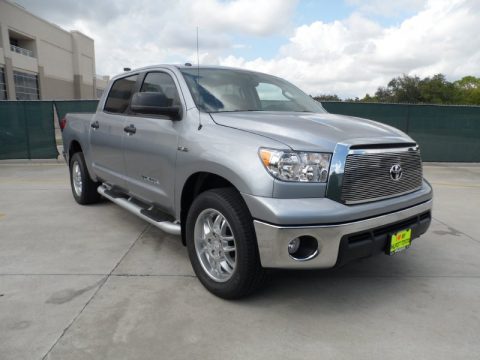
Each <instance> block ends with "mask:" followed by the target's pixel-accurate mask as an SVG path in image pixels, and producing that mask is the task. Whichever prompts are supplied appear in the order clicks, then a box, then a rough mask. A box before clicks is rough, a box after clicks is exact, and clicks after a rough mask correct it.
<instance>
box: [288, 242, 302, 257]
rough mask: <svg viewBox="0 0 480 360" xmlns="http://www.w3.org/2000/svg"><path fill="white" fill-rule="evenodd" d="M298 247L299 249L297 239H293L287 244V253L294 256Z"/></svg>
mask: <svg viewBox="0 0 480 360" xmlns="http://www.w3.org/2000/svg"><path fill="white" fill-rule="evenodd" d="M299 247H300V239H299V238H295V239H293V240H290V242H289V243H288V253H289V254H290V255H292V254H295V253H296V252H297V250H298V248H299Z"/></svg>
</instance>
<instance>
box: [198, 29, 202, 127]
mask: <svg viewBox="0 0 480 360" xmlns="http://www.w3.org/2000/svg"><path fill="white" fill-rule="evenodd" d="M197 91H198V101H201V98H200V55H199V54H198V25H197ZM197 108H198V109H197V110H198V130H200V129H201V128H202V119H201V117H200V107H199V106H197Z"/></svg>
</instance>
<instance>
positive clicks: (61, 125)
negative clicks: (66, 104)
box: [60, 117, 67, 131]
mask: <svg viewBox="0 0 480 360" xmlns="http://www.w3.org/2000/svg"><path fill="white" fill-rule="evenodd" d="M65 126H67V118H66V117H64V118H63V119H62V120H60V129H61V130H62V131H63V129H65Z"/></svg>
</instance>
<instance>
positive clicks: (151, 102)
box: [130, 92, 181, 120]
mask: <svg viewBox="0 0 480 360" xmlns="http://www.w3.org/2000/svg"><path fill="white" fill-rule="evenodd" d="M171 102H172V100H171V99H169V98H167V97H166V96H165V95H163V94H162V93H159V92H137V93H135V94H133V97H132V101H131V102H130V109H131V110H132V112H134V113H136V114H145V115H162V116H168V118H169V119H171V120H180V119H181V108H180V106H173V105H171Z"/></svg>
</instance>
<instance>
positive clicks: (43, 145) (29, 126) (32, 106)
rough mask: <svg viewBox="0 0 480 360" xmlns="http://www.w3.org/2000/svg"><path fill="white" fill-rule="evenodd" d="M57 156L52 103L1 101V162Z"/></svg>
mask: <svg viewBox="0 0 480 360" xmlns="http://www.w3.org/2000/svg"><path fill="white" fill-rule="evenodd" d="M57 156H58V152H57V147H56V144H55V129H54V124H53V103H52V102H51V101H0V159H2V160H3V159H49V158H56V157H57Z"/></svg>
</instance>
